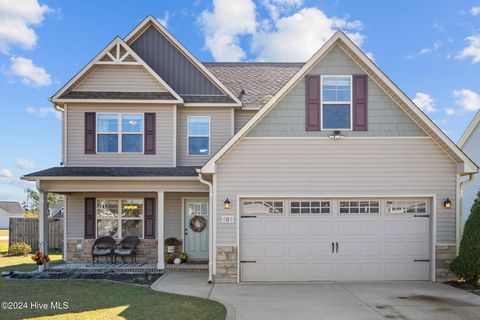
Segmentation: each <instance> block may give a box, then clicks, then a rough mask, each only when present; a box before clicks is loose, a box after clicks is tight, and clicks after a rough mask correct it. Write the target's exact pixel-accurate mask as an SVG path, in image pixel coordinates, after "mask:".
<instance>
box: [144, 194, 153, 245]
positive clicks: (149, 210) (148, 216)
mask: <svg viewBox="0 0 480 320" xmlns="http://www.w3.org/2000/svg"><path fill="white" fill-rule="evenodd" d="M144 205H145V232H144V238H145V239H155V198H145V202H144Z"/></svg>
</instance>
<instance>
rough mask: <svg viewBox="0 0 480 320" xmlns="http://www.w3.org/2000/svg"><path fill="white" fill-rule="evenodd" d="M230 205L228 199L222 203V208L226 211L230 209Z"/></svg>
mask: <svg viewBox="0 0 480 320" xmlns="http://www.w3.org/2000/svg"><path fill="white" fill-rule="evenodd" d="M230 203H231V202H230V200H228V198H227V199H225V201H223V207H224V208H225V209H226V210H228V209H230Z"/></svg>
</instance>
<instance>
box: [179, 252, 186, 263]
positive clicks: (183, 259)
mask: <svg viewBox="0 0 480 320" xmlns="http://www.w3.org/2000/svg"><path fill="white" fill-rule="evenodd" d="M178 257H179V258H180V260H182V263H185V262H187V259H188V254H186V253H185V252H182V253H180V254H179V255H178Z"/></svg>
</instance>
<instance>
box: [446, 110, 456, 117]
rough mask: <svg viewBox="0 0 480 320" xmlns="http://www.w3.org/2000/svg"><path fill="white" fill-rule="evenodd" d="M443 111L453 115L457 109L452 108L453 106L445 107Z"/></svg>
mask: <svg viewBox="0 0 480 320" xmlns="http://www.w3.org/2000/svg"><path fill="white" fill-rule="evenodd" d="M445 113H446V114H447V115H448V116H453V115H454V114H455V113H457V111H455V109H453V108H446V109H445Z"/></svg>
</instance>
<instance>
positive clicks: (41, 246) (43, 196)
mask: <svg viewBox="0 0 480 320" xmlns="http://www.w3.org/2000/svg"><path fill="white" fill-rule="evenodd" d="M39 197H40V204H39V213H38V229H39V230H38V251H40V252H43V253H45V254H48V192H45V191H40V192H39Z"/></svg>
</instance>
